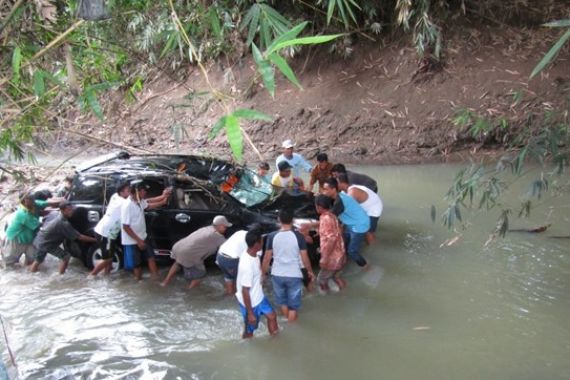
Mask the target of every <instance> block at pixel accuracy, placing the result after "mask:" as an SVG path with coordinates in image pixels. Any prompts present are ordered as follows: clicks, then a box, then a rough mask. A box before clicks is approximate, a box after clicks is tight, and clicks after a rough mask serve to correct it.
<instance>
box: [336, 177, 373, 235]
mask: <svg viewBox="0 0 570 380" xmlns="http://www.w3.org/2000/svg"><path fill="white" fill-rule="evenodd" d="M337 181H338V188H339V190H341V191H344V192H345V193H347V194H348V195H350V196H351V197H352V198H354V199H355V200H356V201H357V202H358V203H359V204H360V206H361V207H362V208H363V209H364V211H366V213H367V214H368V216H369V217H370V229H369V230H368V232H367V233H366V241H367V243H368V244H372V243H374V242H375V241H376V237H375V236H374V235H375V234H376V229H377V227H378V220H380V216H381V215H382V210H383V208H384V205H383V204H382V199H380V197H379V196H378V194H376V193H374V192H373V191H372V190H370V189H369V188H367V187H366V186H362V185H352V184H349V182H348V176H347V175H346V174H339V175H338V177H337Z"/></svg>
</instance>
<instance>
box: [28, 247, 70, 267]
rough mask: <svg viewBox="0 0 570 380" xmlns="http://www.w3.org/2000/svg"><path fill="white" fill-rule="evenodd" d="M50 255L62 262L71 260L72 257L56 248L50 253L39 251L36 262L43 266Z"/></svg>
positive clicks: (35, 257)
mask: <svg viewBox="0 0 570 380" xmlns="http://www.w3.org/2000/svg"><path fill="white" fill-rule="evenodd" d="M48 253H49V254H50V255H52V256H55V257H57V258H58V259H60V260H69V258H70V257H71V254H70V253H69V252H67V251H66V250H64V249H62V248H61V247H56V248H52V249H50V250H49V252H48V251H40V250H37V251H36V253H35V255H34V260H35V261H37V262H38V263H40V264H41V263H43V262H44V260H45V259H46V256H47V254H48Z"/></svg>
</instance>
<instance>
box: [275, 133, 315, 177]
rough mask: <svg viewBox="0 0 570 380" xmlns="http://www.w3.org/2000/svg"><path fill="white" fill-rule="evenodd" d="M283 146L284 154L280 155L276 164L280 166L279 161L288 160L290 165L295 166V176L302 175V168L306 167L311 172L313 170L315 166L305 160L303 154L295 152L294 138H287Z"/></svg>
mask: <svg viewBox="0 0 570 380" xmlns="http://www.w3.org/2000/svg"><path fill="white" fill-rule="evenodd" d="M281 147H282V148H283V151H282V152H283V154H281V155H279V157H277V159H276V160H275V166H276V167H279V163H280V162H281V161H287V162H288V163H289V165H291V167H292V168H293V177H297V178H299V177H301V168H302V169H304V170H305V171H306V172H307V173H310V172H311V170H313V166H312V165H311V164H310V163H309V162H308V161H307V160H305V158H304V157H303V156H301V155H300V154H299V153H294V152H293V149H294V148H295V143H294V142H293V140H285V141H283V144H281Z"/></svg>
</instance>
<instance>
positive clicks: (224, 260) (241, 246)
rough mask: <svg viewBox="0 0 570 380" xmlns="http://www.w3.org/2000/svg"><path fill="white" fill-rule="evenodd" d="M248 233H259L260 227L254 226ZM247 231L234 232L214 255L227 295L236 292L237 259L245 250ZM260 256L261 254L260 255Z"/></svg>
mask: <svg viewBox="0 0 570 380" xmlns="http://www.w3.org/2000/svg"><path fill="white" fill-rule="evenodd" d="M250 231H257V232H258V233H261V226H260V225H258V224H257V225H254V226H252V227H251V228H250ZM246 234H247V230H239V231H236V232H234V234H233V235H232V236H230V237H229V238H228V240H226V241H225V242H224V243H223V244H222V245H221V246H220V248H219V249H218V254H217V255H216V265H217V266H218V267H219V268H220V270H221V271H222V273H223V274H224V287H225V289H226V293H227V294H228V295H232V294H235V292H236V277H237V271H238V264H239V258H240V256H241V255H242V253H243V252H245V250H246V249H247V244H246V242H245V235H246ZM260 254H261V253H260Z"/></svg>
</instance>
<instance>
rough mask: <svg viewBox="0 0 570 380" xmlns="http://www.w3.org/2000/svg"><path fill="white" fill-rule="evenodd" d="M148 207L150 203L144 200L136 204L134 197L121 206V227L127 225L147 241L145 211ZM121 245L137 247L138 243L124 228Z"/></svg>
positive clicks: (122, 229)
mask: <svg viewBox="0 0 570 380" xmlns="http://www.w3.org/2000/svg"><path fill="white" fill-rule="evenodd" d="M147 207H148V203H147V201H146V200H144V199H143V200H141V201H140V202H136V201H135V200H134V198H132V196H131V197H130V198H129V199H127V201H125V202H122V204H121V227H122V225H125V224H126V225H128V226H129V227H131V229H132V230H133V232H134V233H135V234H137V236H138V237H139V238H140V239H142V240H145V239H146V236H147V233H146V221H145V218H144V210H145V209H146V208H147ZM121 243H122V244H123V245H133V244H135V245H136V244H137V241H136V240H135V239H133V238H132V237H130V236H129V234H127V232H126V231H125V229H124V228H121Z"/></svg>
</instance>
